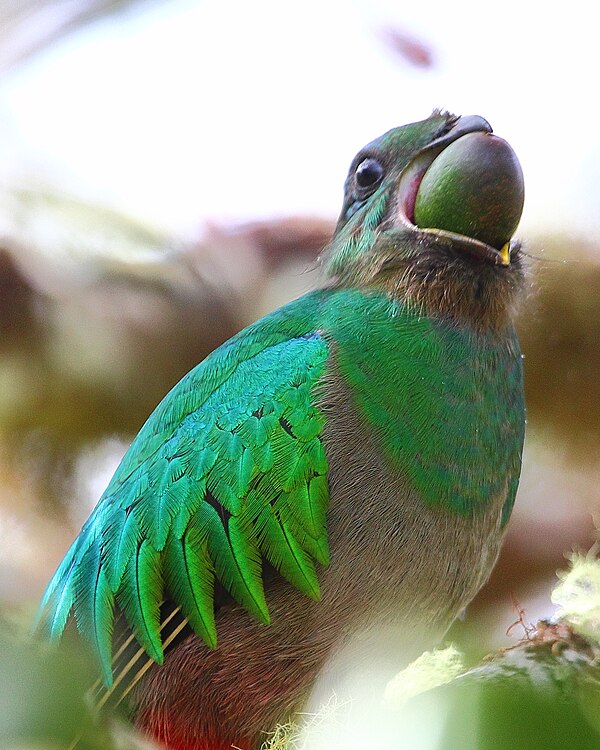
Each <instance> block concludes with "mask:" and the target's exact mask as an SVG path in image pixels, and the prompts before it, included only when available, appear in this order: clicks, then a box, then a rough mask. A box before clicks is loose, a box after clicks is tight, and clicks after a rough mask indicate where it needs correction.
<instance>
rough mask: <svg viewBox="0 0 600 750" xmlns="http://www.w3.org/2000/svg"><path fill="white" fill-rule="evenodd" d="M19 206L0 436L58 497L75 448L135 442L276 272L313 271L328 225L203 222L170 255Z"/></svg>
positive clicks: (78, 209)
mask: <svg viewBox="0 0 600 750" xmlns="http://www.w3.org/2000/svg"><path fill="white" fill-rule="evenodd" d="M19 207H20V209H21V210H22V212H23V213H22V215H18V221H17V220H15V223H14V230H13V231H12V233H11V234H10V236H9V237H8V238H7V239H5V242H4V248H2V249H1V250H0V292H1V297H0V331H1V332H2V338H1V342H0V348H1V352H2V359H1V360H0V382H2V384H3V385H4V388H3V389H2V393H0V435H4V440H3V442H5V443H6V444H7V446H8V449H9V450H10V451H11V452H13V453H15V452H16V453H18V452H19V451H21V452H22V456H21V458H22V459H23V460H24V461H26V462H27V461H31V463H32V466H31V470H30V471H28V472H27V473H28V475H29V476H30V478H31V477H33V476H34V475H36V474H37V475H38V476H39V478H40V480H41V479H42V477H44V478H45V482H44V484H45V485H46V492H49V493H51V494H52V492H54V494H58V495H59V496H60V495H62V493H63V492H64V488H63V487H62V486H61V482H60V481H57V480H58V479H59V477H60V475H63V476H68V475H69V473H70V470H71V462H72V460H73V459H74V458H75V457H76V454H77V451H78V450H79V448H80V447H81V445H82V444H84V443H86V442H89V441H91V440H95V439H99V438H102V437H103V436H110V435H113V434H118V435H124V436H130V435H133V434H135V432H137V430H138V429H139V428H140V426H141V425H142V423H143V422H144V420H145V419H146V417H147V416H148V415H149V413H150V412H151V411H152V409H153V408H154V406H155V405H156V404H157V403H158V401H159V400H160V399H161V398H162V397H163V396H164V395H165V394H166V392H167V391H168V390H169V389H170V388H171V387H172V386H173V385H174V384H175V383H176V382H177V381H178V380H179V379H180V378H181V377H182V376H183V375H184V374H185V373H186V372H187V371H189V370H190V369H191V368H192V367H194V366H195V365H196V364H197V363H198V362H200V361H201V360H202V359H204V358H205V357H206V355H207V354H209V353H210V352H211V351H212V350H213V349H215V348H216V347H218V346H219V345H220V344H221V343H222V342H223V341H224V340H226V339H227V338H229V337H230V336H232V335H233V334H234V333H236V332H237V331H238V330H239V329H240V328H242V327H244V325H246V324H247V323H249V322H251V321H252V320H253V319H254V318H255V317H256V315H255V314H254V313H255V310H256V308H257V306H258V305H259V304H260V298H261V296H262V295H264V293H265V289H266V287H267V285H268V284H269V280H270V278H271V277H272V276H273V274H277V273H278V269H280V268H282V267H285V266H286V265H287V264H289V263H292V262H301V263H303V264H304V265H307V266H308V265H311V264H313V262H314V259H315V257H316V256H317V254H318V253H319V251H320V250H321V249H322V247H323V246H324V245H325V244H326V242H327V241H328V239H329V237H330V235H331V228H332V225H331V223H330V222H326V221H319V220H312V219H307V218H290V219H285V220H281V221H271V222H256V223H251V224H247V225H242V226H238V227H235V228H231V227H218V228H216V227H214V226H212V227H210V228H209V230H208V231H207V233H206V236H205V238H204V239H203V240H202V241H201V242H198V243H196V244H194V245H188V246H184V245H181V244H179V246H177V244H176V243H174V242H173V241H169V240H168V238H164V237H162V236H160V235H159V234H153V233H152V231H150V230H147V229H146V228H142V227H138V226H137V225H136V224H135V223H134V222H130V221H129V220H128V219H127V218H126V217H123V216H120V215H118V214H116V213H115V214H113V213H111V212H110V211H107V210H106V209H99V208H96V207H92V206H88V205H85V204H79V203H77V202H76V201H73V200H70V199H62V198H59V197H57V196H52V195H43V194H37V195H35V194H32V193H29V194H26V195H24V196H23V197H22V201H21V203H19ZM17 214H18V212H15V215H17ZM47 237H51V238H53V239H52V240H51V242H52V243H53V244H51V245H47V242H48V240H47V239H46V238H47ZM44 243H46V246H45V245H44ZM103 245H105V246H106V248H105V249H104V250H102V249H101V251H100V252H99V251H98V246H100V248H102V246H103ZM87 247H89V248H90V249H89V251H87V250H86V248H87ZM65 248H66V249H65ZM119 249H120V252H119ZM261 290H262V291H261ZM57 467H60V470H59V471H58V476H57ZM42 494H44V493H42Z"/></svg>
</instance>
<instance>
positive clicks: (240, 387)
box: [42, 294, 328, 683]
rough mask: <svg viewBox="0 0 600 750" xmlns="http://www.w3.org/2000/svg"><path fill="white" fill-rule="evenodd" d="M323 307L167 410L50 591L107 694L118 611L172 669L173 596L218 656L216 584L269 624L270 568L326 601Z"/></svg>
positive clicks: (211, 372) (294, 310) (142, 437)
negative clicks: (319, 324)
mask: <svg viewBox="0 0 600 750" xmlns="http://www.w3.org/2000/svg"><path fill="white" fill-rule="evenodd" d="M322 296H323V295H321V294H315V295H311V297H312V300H310V302H311V303H312V304H307V299H306V298H305V299H304V300H303V301H302V303H296V304H295V305H294V304H292V305H290V306H288V308H284V309H283V310H282V311H278V314H277V315H276V316H268V317H267V318H264V319H263V320H262V321H259V323H257V324H255V326H252V327H250V328H249V329H246V331H244V332H242V333H241V334H238V336H236V337H234V339H232V340H231V341H229V342H227V343H226V344H225V345H224V346H223V347H222V348H221V349H219V350H217V351H215V352H214V353H213V354H212V355H211V356H210V357H209V358H207V360H205V361H204V362H203V363H202V364H201V365H199V366H198V367H197V368H195V370H193V371H192V372H191V373H189V374H188V375H187V376H186V377H185V378H184V379H183V380H182V381H181V382H180V383H179V384H178V385H177V386H176V387H175V388H174V389H173V390H172V391H171V392H170V393H169V394H168V395H167V396H166V397H165V399H164V400H163V402H162V403H161V404H160V405H159V406H158V407H157V409H156V411H155V412H154V414H153V415H152V416H151V417H150V418H149V420H148V422H147V423H146V425H145V426H144V427H143V428H142V430H141V431H140V433H139V435H138V437H137V438H136V440H135V441H134V442H133V444H132V446H131V448H130V449H129V451H128V452H127V454H126V456H125V457H124V459H123V461H122V462H121V465H120V466H119V468H118V469H117V472H116V473H115V476H114V477H113V479H112V481H111V483H110V485H109V487H108V488H107V490H106V492H105V494H104V495H103V497H102V498H101V500H100V502H99V503H98V505H97V507H96V509H95V510H94V512H93V514H92V516H91V517H90V519H89V521H88V522H87V523H86V525H85V527H84V529H83V530H82V532H81V534H80V537H79V538H78V539H77V540H76V541H75V543H74V544H73V547H72V548H71V550H70V551H69V553H68V554H67V556H66V558H65V561H64V563H63V564H62V565H61V566H60V568H59V569H58V571H57V572H56V574H55V576H54V578H53V579H52V581H51V583H50V585H49V587H48V590H47V593H46V596H45V598H44V601H43V604H42V619H43V620H44V622H45V625H46V627H47V628H48V629H49V630H50V631H51V635H52V636H53V637H55V638H56V637H59V636H60V634H61V632H62V630H63V628H64V626H65V624H66V621H67V618H68V616H69V614H70V613H71V611H73V612H74V614H75V617H76V620H77V624H78V627H79V629H80V630H81V631H82V633H83V634H84V635H85V636H86V637H87V638H88V639H89V640H91V641H92V642H93V643H94V644H95V646H96V650H97V652H98V655H99V657H100V660H101V662H102V671H103V674H104V677H105V681H106V682H107V683H110V680H111V666H110V663H111V640H112V623H113V619H114V615H115V605H116V607H117V608H118V609H120V610H121V611H123V612H124V614H125V616H126V619H127V621H128V623H129V625H130V627H131V629H132V631H133V633H134V635H135V636H136V638H137V639H138V641H139V642H140V644H141V645H142V646H143V648H144V649H145V650H146V652H147V653H148V655H149V656H151V657H152V658H153V659H154V660H155V661H157V662H161V661H162V658H163V652H162V643H161V634H160V605H161V603H162V601H163V598H164V597H165V596H168V597H169V598H171V599H172V600H173V601H174V603H175V604H176V605H177V606H179V607H181V609H182V611H183V613H184V615H185V616H186V617H187V618H188V620H189V622H190V624H191V625H192V627H193V628H194V629H195V630H196V632H197V633H198V635H200V636H201V637H202V638H203V639H204V640H205V642H206V643H207V645H209V646H210V647H213V648H214V647H215V646H216V639H217V634H216V629H215V619H214V611H213V609H214V603H213V596H214V578H215V576H216V577H217V578H218V580H219V581H220V583H221V584H222V585H223V586H224V587H225V588H226V589H227V590H228V591H229V592H230V593H231V595H232V596H233V597H234V598H235V599H236V600H237V601H238V602H239V603H240V604H242V605H243V606H245V607H246V608H247V609H248V610H249V611H250V612H251V613H252V614H253V615H254V616H255V617H256V618H258V619H259V620H261V621H263V622H268V620H269V613H268V606H267V601H266V600H265V594H264V590H263V582H262V560H263V558H264V559H267V560H268V561H269V562H270V563H271V564H272V565H273V566H274V567H275V568H277V569H278V570H279V571H280V572H281V573H282V575H284V576H285V577H286V578H287V579H288V580H289V581H290V582H291V583H292V584H293V585H294V586H296V587H297V588H298V589H299V590H300V591H302V592H304V593H306V594H307V595H309V596H312V597H318V596H319V586H318V581H317V575H316V571H315V567H314V563H313V559H314V560H316V561H318V562H322V563H325V562H327V560H328V551H327V532H326V526H325V517H326V509H327V502H328V493H327V492H324V491H323V487H326V485H327V482H326V474H327V461H326V458H325V453H324V449H323V445H322V443H321V439H320V434H321V431H322V429H323V425H324V420H323V416H322V415H321V414H320V413H319V411H318V410H317V408H316V407H315V406H314V403H313V402H314V394H313V391H314V388H315V385H316V384H317V382H318V380H319V379H320V377H321V376H322V375H323V373H324V370H325V364H326V360H327V357H328V344H327V342H326V341H325V339H324V338H323V337H322V336H321V335H320V334H319V333H317V332H315V331H314V323H313V315H312V313H314V311H315V309H316V308H317V307H318V305H319V304H320V302H321V299H322ZM307 313H311V314H307ZM311 488H312V489H311ZM317 489H318V491H317ZM296 504H297V505H298V507H296Z"/></svg>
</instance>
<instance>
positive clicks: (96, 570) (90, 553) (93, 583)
mask: <svg viewBox="0 0 600 750" xmlns="http://www.w3.org/2000/svg"><path fill="white" fill-rule="evenodd" d="M75 588H76V589H77V591H78V592H79V594H78V600H77V608H76V610H75V612H76V619H77V627H78V628H79V630H80V632H81V633H82V635H84V636H85V637H86V638H88V639H89V640H90V642H91V643H92V645H93V646H94V647H95V651H96V653H97V655H98V658H99V662H100V668H101V671H102V676H103V678H104V681H105V682H106V684H107V685H109V686H110V684H111V683H112V664H111V654H112V635H113V626H114V596H113V594H112V590H111V587H110V583H109V581H108V577H107V575H106V570H105V568H104V566H103V565H102V563H101V556H100V544H99V542H98V540H96V541H95V543H94V544H92V545H91V547H89V549H88V550H87V552H86V553H85V554H84V556H83V557H82V559H81V560H80V562H79V564H78V567H77V571H76V573H75Z"/></svg>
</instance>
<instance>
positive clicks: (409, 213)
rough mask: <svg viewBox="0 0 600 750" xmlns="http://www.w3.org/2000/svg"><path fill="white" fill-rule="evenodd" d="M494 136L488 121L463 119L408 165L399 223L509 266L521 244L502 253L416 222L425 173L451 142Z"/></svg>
mask: <svg viewBox="0 0 600 750" xmlns="http://www.w3.org/2000/svg"><path fill="white" fill-rule="evenodd" d="M480 132H481V133H491V132H492V127H491V125H490V124H489V122H488V121H487V120H485V119H484V118H483V117H479V116H478V115H468V116H466V117H460V118H459V119H458V121H457V122H456V124H455V125H454V127H452V128H451V130H450V131H449V132H448V133H445V134H444V135H443V136H441V137H440V138H437V139H436V140H434V141H432V142H431V143H429V144H428V145H427V146H426V147H425V148H424V149H422V150H421V151H420V152H419V153H418V154H417V156H416V157H415V158H414V159H413V160H412V161H411V162H410V164H408V165H407V166H406V167H405V168H404V170H403V171H402V173H401V175H400V179H399V181H398V193H397V195H398V209H397V214H396V220H397V221H399V222H400V223H401V224H402V225H404V226H405V227H407V228H409V229H411V230H412V231H414V232H415V233H424V234H427V235H428V236H429V237H431V238H433V237H435V238H436V239H437V240H438V241H439V242H440V244H450V245H452V246H453V247H455V248H457V249H459V250H461V251H462V252H465V253H468V254H469V255H472V256H474V257H476V258H478V259H479V260H486V261H488V262H491V263H493V264H495V265H499V266H509V265H510V262H511V254H512V253H513V252H514V249H515V248H516V247H517V245H518V243H514V242H507V243H506V244H505V245H504V246H503V247H502V249H501V250H497V249H496V248H495V247H492V246H491V245H487V244H486V243H485V242H481V241H480V240H476V239H473V237H468V236H466V235H462V234H458V233H457V232H451V231H448V230H445V229H435V228H431V229H423V228H421V227H417V226H416V225H415V223H414V210H415V201H416V198H417V192H418V190H419V186H420V184H421V180H422V179H423V176H424V175H425V172H426V171H427V170H428V169H429V167H430V166H431V164H432V163H433V161H434V160H435V159H436V158H437V157H438V156H439V154H440V153H441V152H442V151H443V150H444V149H445V148H446V147H447V146H449V145H450V144H451V143H453V142H454V141H456V140H458V139H459V138H461V137H462V136H463V135H466V134H467V133H480Z"/></svg>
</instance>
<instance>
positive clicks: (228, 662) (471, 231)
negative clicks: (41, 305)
mask: <svg viewBox="0 0 600 750" xmlns="http://www.w3.org/2000/svg"><path fill="white" fill-rule="evenodd" d="M440 160H441V167H440V166H439V165H440ZM436 170H437V172H439V174H438V175H437V176H436ZM498 175H499V176H500V177H498ZM496 177H498V179H496ZM440 182H441V183H442V187H441V188H440ZM490 185H491V187H490ZM522 205H523V182H522V172H521V171H520V166H519V165H518V161H517V160H516V156H514V152H513V151H512V149H511V148H510V147H509V146H508V144H507V143H506V141H503V140H502V139H500V138H498V137H497V136H495V135H494V134H493V133H492V128H491V126H490V125H489V123H488V122H487V121H486V120H485V119H484V118H482V117H480V116H476V115H469V116H456V115H453V114H451V113H449V112H447V111H442V110H434V111H433V113H432V114H431V115H430V116H429V117H427V118H426V119H424V120H422V121H419V122H415V123H411V124H408V125H404V126H402V127H396V128H393V129H391V130H389V131H388V132H387V133H385V134H384V135H382V136H380V137H379V138H377V139H375V140H374V141H372V142H371V143H369V144H368V145H367V146H365V147H364V148H363V149H361V150H360V152H359V153H358V154H357V155H356V157H355V158H354V160H353V161H352V164H351V166H350V170H349V173H348V176H347V179H346V181H345V186H344V199H343V206H342V210H341V214H340V217H339V220H338V223H337V226H336V228H335V231H334V234H333V237H332V239H331V241H330V242H329V244H328V245H327V246H326V247H325V249H324V250H323V253H322V254H321V256H320V267H321V282H320V284H319V285H318V287H317V288H316V289H314V290H313V291H310V292H308V293H307V294H305V295H304V296H302V297H299V298H298V299H296V300H294V301H292V302H290V303H289V304H287V305H285V306H284V307H282V308H280V309H278V310H276V311H274V312H271V313H270V314H267V315H266V316H265V317H263V318H261V319H260V320H258V321H257V322H255V323H253V324H252V325H250V326H249V327H247V328H245V329H244V330H242V331H241V332H239V333H238V334H236V335H234V336H233V338H231V339H230V340H228V341H227V342H226V343H224V344H223V345H222V346H220V347H219V348H217V349H216V350H215V351H213V352H212V353H211V354H210V355H209V356H208V357H207V358H206V359H204V360H203V361H202V362H201V363H200V364H198V365H197V366H196V367H195V368H194V369H192V370H191V371H190V372H189V373H188V374H187V375H186V376H184V377H183V379H182V380H181V381H180V382H179V383H178V384H177V385H175V386H174V387H173V389H172V390H171V391H170V392H169V393H168V394H167V395H166V396H165V397H164V399H163V400H162V401H161V403H160V404H159V405H158V406H157V408H156V410H155V411H154V412H153V413H152V414H151V416H150V417H149V418H148V420H147V422H146V423H145V424H144V426H143V427H142V429H141V430H140V432H139V433H138V435H137V437H136V438H135V439H134V440H133V443H132V444H131V446H130V448H129V450H128V451H127V452H126V454H125V456H124V458H123V460H122V462H121V463H120V465H119V466H118V468H117V470H116V472H115V474H114V476H113V478H112V479H111V481H110V483H109V485H108V487H107V488H106V490H105V492H104V494H103V495H102V497H101V498H100V500H99V502H98V504H97V506H96V508H95V509H94V510H93V512H92V513H91V515H90V517H89V519H88V520H87V522H86V523H85V525H84V526H83V528H82V530H81V533H80V534H79V536H78V537H77V538H76V540H75V541H74V542H73V545H72V546H71V548H70V549H69V551H68V552H67V554H66V556H65V558H64V560H63V561H62V563H61V564H60V565H59V567H58V569H57V571H56V573H55V574H54V576H53V578H52V579H51V581H50V583H49V585H48V587H47V589H46V592H45V594H44V597H43V600H42V602H41V604H40V609H39V614H38V628H39V629H40V631H41V632H42V633H44V634H45V636H46V637H48V638H50V639H52V640H58V639H59V638H60V636H61V634H62V633H63V631H64V629H65V627H66V625H67V623H68V622H70V621H71V620H72V619H74V621H75V622H76V625H77V627H78V629H79V631H80V633H81V634H82V636H83V637H84V638H85V639H86V640H87V641H89V643H90V644H91V647H92V650H93V652H94V653H95V654H96V656H97V660H98V664H99V673H100V674H101V675H102V679H103V682H104V685H105V687H106V691H107V692H106V693H105V696H107V695H110V694H111V693H112V694H114V693H115V691H116V692H118V691H120V692H121V694H122V695H126V700H127V701H128V704H129V710H130V712H131V718H132V721H133V723H134V725H135V726H136V727H137V728H138V729H139V730H140V731H141V732H143V733H144V734H146V735H147V736H148V737H150V738H151V739H153V740H154V741H155V742H156V743H157V744H159V745H162V746H164V747H167V748H169V749H170V750H225V748H230V747H237V748H242V749H243V750H256V748H258V747H260V745H261V743H262V741H263V740H264V738H265V737H266V736H267V733H268V732H270V731H272V730H273V729H274V728H275V726H276V725H277V724H278V722H282V721H285V720H287V719H289V718H290V717H293V716H294V715H295V713H296V712H297V711H299V710H301V708H302V706H303V704H304V702H305V701H306V700H307V696H308V695H309V694H310V691H311V689H312V688H313V686H314V685H315V683H316V681H317V680H319V679H323V675H326V676H327V674H328V672H327V671H328V669H329V668H330V667H329V665H330V664H331V663H332V659H333V660H334V661H335V656H336V655H339V654H341V653H343V652H344V648H345V647H346V645H347V644H348V643H356V644H358V647H359V649H363V652H362V654H363V655H362V657H361V659H362V660H363V661H364V663H367V662H368V660H369V658H370V656H369V655H370V654H379V655H380V654H381V652H382V649H383V651H384V653H385V654H386V655H387V657H386V658H389V669H396V668H398V667H401V666H402V664H406V663H408V661H410V660H411V659H413V658H415V656H417V655H418V654H419V653H421V652H422V651H424V650H426V649H427V648H430V647H432V646H433V645H435V644H436V643H437V642H438V641H439V640H440V639H441V638H443V636H444V635H445V633H446V632H447V630H448V628H449V626H450V625H451V624H452V622H453V621H454V619H455V618H456V617H457V616H458V615H459V614H460V613H461V612H462V611H463V610H464V609H465V608H466V606H467V605H468V604H469V602H470V601H471V600H472V598H473V597H474V596H475V594H476V593H477V591H478V590H479V589H480V588H481V586H482V585H483V584H484V583H485V581H486V580H487V578H488V576H489V574H490V572H491V570H492V567H493V565H494V563H495V561H496V559H497V556H498V553H499V549H500V545H501V542H502V538H503V535H504V532H505V529H506V524H507V521H508V519H509V516H510V514H511V509H512V507H513V503H514V499H515V494H516V491H517V486H518V482H519V474H520V468H521V455H522V447H523V440H524V430H525V405H524V396H523V367H522V355H521V352H520V348H519V342H518V338H517V334H516V332H515V327H514V320H515V315H516V311H517V309H518V305H519V301H520V300H521V299H522V297H523V295H524V290H525V285H526V264H525V261H524V258H523V255H524V253H523V251H522V249H521V244H520V242H519V241H517V240H514V239H512V237H511V234H512V233H513V231H514V229H515V228H516V224H518V221H519V217H520V213H521V209H522ZM465 216H466V219H465ZM431 222H433V225H428V224H429V223H431ZM480 237H483V239H481V238H480ZM490 241H493V242H494V243H495V245H492V244H489V242H490ZM381 633H383V634H385V636H384V637H383V642H382V637H381ZM388 636H389V637H388ZM342 661H343V660H342ZM332 679H333V684H335V675H334V676H333V677H332ZM103 700H104V699H103Z"/></svg>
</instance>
